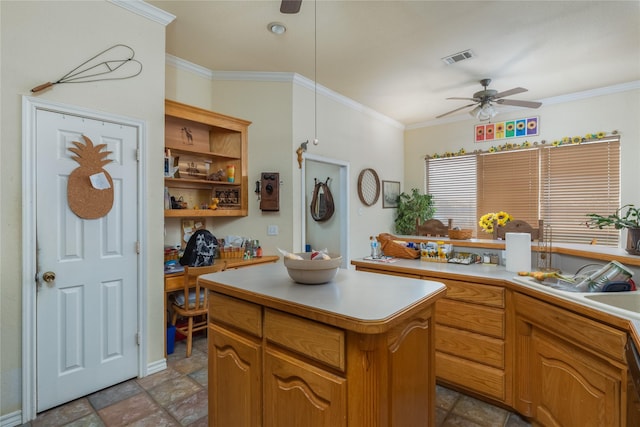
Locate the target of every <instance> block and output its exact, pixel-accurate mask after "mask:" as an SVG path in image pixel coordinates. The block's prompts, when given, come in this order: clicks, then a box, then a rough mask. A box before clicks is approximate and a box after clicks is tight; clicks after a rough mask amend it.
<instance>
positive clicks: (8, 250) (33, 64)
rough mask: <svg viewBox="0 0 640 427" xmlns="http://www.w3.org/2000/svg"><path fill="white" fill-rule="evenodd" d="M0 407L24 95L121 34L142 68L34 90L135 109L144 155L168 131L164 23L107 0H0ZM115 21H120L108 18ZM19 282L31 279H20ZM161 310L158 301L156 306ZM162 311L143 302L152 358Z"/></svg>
mask: <svg viewBox="0 0 640 427" xmlns="http://www.w3.org/2000/svg"><path fill="white" fill-rule="evenodd" d="M0 19H1V25H0V37H1V49H0V54H1V67H2V68H1V74H0V84H1V88H2V92H1V98H0V106H1V110H0V111H1V114H2V116H1V119H2V122H1V123H2V125H1V126H0V154H1V155H0V158H1V159H2V161H1V162H0V163H1V165H2V166H1V170H0V178H1V180H0V194H1V198H2V200H3V203H1V204H0V219H1V221H0V235H2V240H1V242H0V251H1V252H0V255H1V256H0V293H1V297H0V312H1V315H0V321H1V325H2V328H1V332H0V333H1V334H2V336H1V341H0V375H1V378H2V382H1V384H0V415H3V416H6V415H7V414H11V413H15V412H16V411H19V410H20V409H21V398H22V391H21V390H22V372H21V370H22V362H21V358H22V353H21V346H22V335H21V334H22V330H21V328H22V324H21V317H22V284H23V277H22V275H21V265H22V259H21V255H20V254H21V253H22V245H21V227H22V223H21V218H22V211H21V205H22V188H21V174H22V170H21V164H22V158H21V147H22V131H21V126H22V113H21V108H22V107H21V102H22V97H23V96H25V95H26V96H29V95H31V93H30V89H31V88H32V87H34V86H36V85H39V84H41V83H44V82H47V81H52V80H53V81H55V80H57V79H59V78H60V77H61V76H63V75H64V74H65V73H67V72H68V71H70V70H71V69H72V68H74V67H76V66H77V65H79V64H80V63H82V62H83V61H85V60H87V59H89V58H90V57H91V56H93V55H95V54H97V53H98V52H100V51H101V50H104V49H106V48H107V47H109V46H111V45H114V44H117V43H123V44H127V45H129V46H131V47H132V48H133V49H134V50H135V52H136V59H138V60H139V61H140V62H142V64H143V66H144V68H143V71H142V74H140V75H139V76H137V77H135V78H133V79H129V80H119V81H108V82H96V83H87V84H66V85H65V84H60V85H56V86H54V87H53V88H51V89H49V90H47V91H46V92H42V93H40V94H39V95H37V97H38V98H39V99H43V100H51V101H55V102H59V103H63V104H70V105H74V106H78V107H82V108H89V109H94V110H98V111H104V112H107V113H111V114H115V115H120V116H126V117H131V118H134V119H138V120H143V121H145V122H146V131H147V138H148V141H147V147H148V150H147V152H146V155H145V157H144V159H143V161H145V162H147V164H148V165H160V164H161V163H162V157H163V148H162V140H163V138H164V125H163V123H164V105H163V99H164V88H165V87H164V80H165V79H164V72H165V65H164V64H165V53H164V52H165V26H164V25H163V24H160V23H157V22H154V21H152V20H150V19H147V18H142V17H140V16H139V15H136V14H134V13H132V12H130V11H127V10H125V9H123V8H121V7H119V6H116V5H114V4H113V3H109V2H105V1H74V2H69V1H43V2H36V1H28V2H23V1H6V0H3V1H1V2H0ZM114 23H116V24H117V25H116V26H114ZM147 171H148V175H147V176H146V177H144V179H145V181H146V184H147V195H148V197H147V212H148V216H147V218H146V228H145V229H144V230H142V232H143V233H145V234H147V235H148V244H149V247H148V248H143V249H144V250H148V252H149V262H148V264H147V272H146V274H147V278H148V280H149V292H148V304H149V307H161V306H162V304H163V293H162V285H163V281H162V280H163V277H162V246H163V236H162V233H157V232H155V230H161V229H162V224H163V217H162V207H163V186H162V170H161V168H154V167H148V168H147ZM24 282H25V283H30V281H29V280H25V281H24ZM156 311H157V310H156ZM161 319H162V313H161V312H160V311H158V312H157V313H156V312H155V311H154V310H150V311H149V316H148V318H147V325H146V326H147V328H148V330H147V331H148V338H149V342H148V346H149V347H148V354H147V360H148V362H150V363H151V362H154V361H158V360H161V359H162V358H163V357H164V348H163V337H164V327H163V325H162V320H161Z"/></svg>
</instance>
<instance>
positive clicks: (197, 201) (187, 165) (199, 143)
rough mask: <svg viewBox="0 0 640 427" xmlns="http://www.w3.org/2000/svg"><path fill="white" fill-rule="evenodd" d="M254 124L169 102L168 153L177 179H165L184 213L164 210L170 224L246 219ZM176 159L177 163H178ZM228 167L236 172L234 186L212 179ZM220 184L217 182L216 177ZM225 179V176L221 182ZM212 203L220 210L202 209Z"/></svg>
mask: <svg viewBox="0 0 640 427" xmlns="http://www.w3.org/2000/svg"><path fill="white" fill-rule="evenodd" d="M250 124H251V122H249V121H247V120H243V119H238V118H236V117H231V116H226V115H223V114H219V113H215V112H212V111H207V110H203V109H201V108H197V107H193V106H190V105H186V104H181V103H179V102H175V101H170V100H165V150H166V151H167V152H168V153H170V156H171V157H170V158H171V165H170V166H174V161H175V163H177V166H178V170H177V173H175V174H174V175H173V176H170V177H169V176H165V187H167V188H168V189H169V194H170V195H171V196H173V197H174V198H175V199H176V200H181V201H183V202H185V203H186V204H187V208H186V209H168V210H165V212H164V216H165V217H166V218H189V217H216V216H222V217H233V216H247V214H248V199H247V197H248V177H247V159H248V153H247V147H248V129H249V125H250ZM176 159H177V160H176ZM228 166H233V167H234V168H235V180H234V181H233V182H229V181H226V180H225V181H223V180H220V179H208V178H210V177H211V175H214V174H216V172H218V171H220V170H222V171H223V172H225V171H226V170H227V167H228ZM215 178H219V177H215ZM222 178H223V179H226V174H225V175H224V176H223V177H222ZM214 197H218V198H219V199H220V202H219V204H218V209H216V210H211V209H203V207H204V206H205V205H209V204H210V203H211V200H212V199H213V198H214Z"/></svg>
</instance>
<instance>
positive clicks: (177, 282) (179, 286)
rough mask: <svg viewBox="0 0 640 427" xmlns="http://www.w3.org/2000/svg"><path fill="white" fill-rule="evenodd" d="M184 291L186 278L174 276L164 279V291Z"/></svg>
mask: <svg viewBox="0 0 640 427" xmlns="http://www.w3.org/2000/svg"><path fill="white" fill-rule="evenodd" d="M183 289H184V276H182V275H180V276H173V277H165V278H164V291H165V292H172V291H181V290H183Z"/></svg>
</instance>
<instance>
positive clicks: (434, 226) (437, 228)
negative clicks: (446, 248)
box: [416, 218, 453, 237]
mask: <svg viewBox="0 0 640 427" xmlns="http://www.w3.org/2000/svg"><path fill="white" fill-rule="evenodd" d="M451 224H453V220H452V219H451V218H449V223H448V225H444V224H443V223H442V221H440V220H437V219H428V220H426V221H425V222H424V223H423V224H422V225H418V226H417V227H416V234H417V235H418V236H434V237H436V236H443V237H446V236H448V235H449V229H450V228H452V226H451Z"/></svg>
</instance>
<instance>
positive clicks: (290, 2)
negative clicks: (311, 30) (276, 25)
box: [280, 0, 302, 13]
mask: <svg viewBox="0 0 640 427" xmlns="http://www.w3.org/2000/svg"><path fill="white" fill-rule="evenodd" d="M301 4H302V0H282V3H280V13H298V12H300V5H301Z"/></svg>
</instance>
